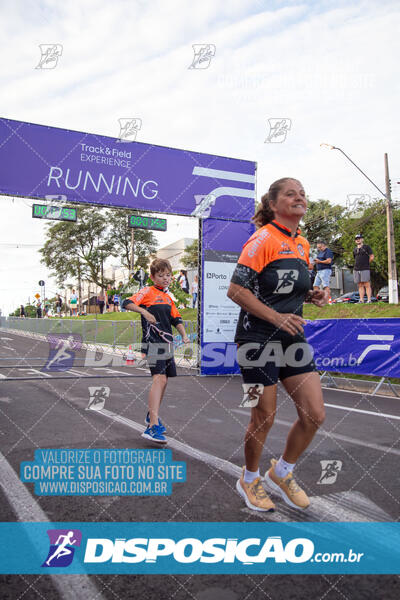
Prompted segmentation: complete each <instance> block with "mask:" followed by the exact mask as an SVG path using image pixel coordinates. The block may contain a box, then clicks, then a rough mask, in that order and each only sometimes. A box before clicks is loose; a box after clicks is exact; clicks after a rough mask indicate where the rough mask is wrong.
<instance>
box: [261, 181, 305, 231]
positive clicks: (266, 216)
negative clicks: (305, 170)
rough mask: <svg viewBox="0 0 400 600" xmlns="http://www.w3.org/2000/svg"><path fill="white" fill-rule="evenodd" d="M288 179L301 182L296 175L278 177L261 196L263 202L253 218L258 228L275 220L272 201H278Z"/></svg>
mask: <svg viewBox="0 0 400 600" xmlns="http://www.w3.org/2000/svg"><path fill="white" fill-rule="evenodd" d="M288 181H297V182H298V183H300V181H299V180H298V179H295V178H294V177H283V178H282V179H277V180H276V181H274V183H272V184H271V185H270V186H269V190H268V192H267V193H266V194H264V196H263V197H262V198H261V202H260V204H259V205H258V206H257V210H256V214H255V215H254V217H253V218H252V219H251V220H252V221H253V223H254V225H255V226H256V227H257V229H259V228H260V227H264V225H267V224H268V223H271V221H273V220H274V218H275V215H274V211H273V210H272V208H271V202H272V203H275V202H276V199H277V197H278V194H279V192H280V191H281V189H282V187H283V185H284V184H285V183H286V182H288Z"/></svg>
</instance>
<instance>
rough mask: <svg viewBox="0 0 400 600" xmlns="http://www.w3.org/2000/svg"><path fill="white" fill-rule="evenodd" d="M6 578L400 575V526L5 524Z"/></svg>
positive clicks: (0, 568)
mask: <svg viewBox="0 0 400 600" xmlns="http://www.w3.org/2000/svg"><path fill="white" fill-rule="evenodd" d="M0 535H1V540H2V552H1V554H0V573H2V574H4V573H8V574H42V575H43V574H69V573H89V574H91V573H93V574H95V573H98V574H99V573H102V574H172V573H174V574H180V573H182V574H185V573H190V574H216V575H217V574H229V573H232V574H248V575H251V574H257V573H258V574H260V573H261V574H262V573H273V574H321V573H322V574H398V573H399V564H400V523H171V522H168V523H157V522H155V523H143V522H138V523H1V524H0Z"/></svg>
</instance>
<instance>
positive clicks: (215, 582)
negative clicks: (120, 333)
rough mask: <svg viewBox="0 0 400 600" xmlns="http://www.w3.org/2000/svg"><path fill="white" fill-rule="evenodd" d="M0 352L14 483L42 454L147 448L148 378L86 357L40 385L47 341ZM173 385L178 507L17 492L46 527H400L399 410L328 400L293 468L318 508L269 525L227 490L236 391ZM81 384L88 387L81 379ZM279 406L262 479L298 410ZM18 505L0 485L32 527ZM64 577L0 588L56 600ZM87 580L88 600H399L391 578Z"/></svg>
mask: <svg viewBox="0 0 400 600" xmlns="http://www.w3.org/2000/svg"><path fill="white" fill-rule="evenodd" d="M0 342H1V345H0V415H1V420H0V451H1V453H2V454H3V456H4V457H5V458H6V461H7V463H8V464H9V465H10V466H11V467H12V469H13V470H14V471H15V473H16V474H17V477H19V465H20V463H21V462H22V461H27V460H33V458H34V456H33V455H34V451H35V449H37V448H114V449H119V448H138V449H140V448H148V447H150V446H149V444H148V442H146V441H145V440H143V439H142V438H141V437H140V431H141V430H142V429H143V419H144V416H145V414H146V411H147V390H148V388H149V385H150V383H151V378H150V376H149V373H148V372H147V371H146V370H144V369H137V368H135V367H125V366H123V367H120V366H118V367H112V366H111V367H108V368H103V370H101V369H97V368H95V367H85V366H84V360H85V351H84V350H83V351H80V352H79V353H77V355H76V357H75V362H74V365H73V366H72V369H71V370H70V371H68V372H63V373H56V372H48V373H47V376H45V375H44V374H43V373H42V372H41V371H40V369H41V367H42V366H43V365H44V364H45V362H46V359H47V356H48V351H49V347H48V344H47V342H45V341H42V340H38V339H33V338H27V337H23V336H21V335H15V334H12V333H11V334H10V333H9V332H8V331H6V330H0ZM105 369H106V370H105ZM179 373H180V375H182V376H181V377H178V378H176V379H172V380H170V382H169V384H168V388H167V392H166V395H165V398H164V401H163V405H162V411H161V416H162V418H163V421H164V423H165V425H166V427H167V436H168V438H169V441H170V443H169V447H170V448H171V449H172V451H173V458H174V460H179V461H185V462H186V465H187V481H186V482H185V483H175V484H174V488H173V494H172V496H166V497H165V496H164V497H162V496H153V497H141V496H136V497H64V496H56V497H46V496H43V497H38V496H35V494H34V490H33V485H32V484H22V485H23V486H24V488H25V490H28V491H29V494H30V496H31V498H32V502H33V503H34V504H35V505H36V506H37V508H38V510H39V511H42V513H40V514H43V520H46V519H47V520H51V521H53V522H54V521H90V522H95V521H116V522H120V521H133V522H139V521H144V522H156V521H187V522H189V521H217V522H218V521H248V522H257V521H262V520H271V521H304V520H309V521H344V520H347V521H357V520H370V521H375V520H377V521H396V520H398V518H399V514H400V510H399V491H400V490H399V480H398V464H399V456H400V436H399V429H400V410H399V406H400V405H399V400H398V399H395V398H385V397H380V396H375V397H373V398H371V396H363V395H361V394H358V393H351V392H341V391H337V390H331V389H326V390H324V400H325V403H326V405H327V418H326V422H325V424H324V427H323V428H322V429H321V430H320V431H319V432H318V435H316V437H315V439H314V441H313V443H312V445H311V446H310V448H309V449H308V451H307V452H306V453H305V454H304V456H303V457H302V458H301V460H300V461H299V463H298V465H297V467H296V478H297V480H298V482H299V483H300V484H301V485H302V486H303V487H304V489H305V490H306V492H307V493H308V495H309V496H311V498H312V506H311V507H310V509H309V510H308V511H307V513H298V512H297V511H294V510H292V509H290V508H288V507H286V505H284V504H283V503H282V501H280V500H279V499H276V498H275V500H276V501H277V507H278V509H277V511H276V512H275V513H255V512H252V511H250V510H248V509H247V508H246V507H245V506H244V503H243V501H242V500H241V498H240V497H239V495H238V494H237V492H236V490H235V483H236V478H237V475H236V473H237V472H238V470H239V468H240V467H241V465H242V464H243V436H244V432H245V429H246V426H247V422H248V410H246V409H242V408H240V407H239V404H240V401H241V396H242V392H241V380H240V378H239V377H207V378H204V377H197V376H195V375H194V372H193V371H191V370H189V369H186V370H185V369H180V370H179ZM126 375H134V377H126ZM88 376H90V377H91V378H84V377H88ZM67 378H68V379H67ZM89 386H107V387H109V388H110V396H109V398H108V399H107V401H106V404H105V407H104V410H103V411H100V412H96V411H92V410H86V408H87V406H88V403H89V397H90V394H89V390H88V388H89ZM278 404H279V410H278V414H277V418H276V421H275V424H274V427H273V429H272V430H271V432H270V434H269V437H268V440H267V443H266V446H265V450H264V454H263V462H262V464H263V471H262V472H264V470H265V469H266V468H267V467H268V465H269V459H270V458H271V457H272V456H275V457H278V456H279V455H280V454H281V452H282V449H283V446H284V441H285V437H286V435H287V433H288V430H289V427H290V425H291V424H292V423H293V421H294V420H295V411H294V408H293V404H292V402H291V401H290V399H288V398H287V397H286V395H285V393H284V391H283V390H282V389H281V390H280V392H279V403H278ZM382 415H384V416H382ZM121 417H124V419H121ZM117 419H119V420H117ZM198 451H200V452H198ZM220 459H223V461H226V462H223V461H222V462H221V460H220ZM322 460H329V461H333V460H336V461H341V463H342V468H341V470H340V472H339V473H338V476H337V479H336V481H335V483H333V484H326V485H324V484H318V481H319V479H320V477H321V464H320V461H322ZM24 502H25V501H23V499H20V501H19V499H18V492H17V493H14V495H11V493H10V490H9V489H7V488H6V486H5V485H3V486H2V488H0V515H1V519H0V520H1V521H17V520H30V519H29V518H26V517H24V518H21V514H22V513H21V512H20V509H19V507H20V506H23V504H24ZM25 505H26V502H25ZM21 510H23V509H21ZM31 520H35V519H34V518H32V519H31ZM71 577H73V576H69V575H63V576H58V577H56V576H53V577H49V576H44V575H34V576H25V575H23V576H20V575H8V576H4V575H3V576H0V585H1V588H0V589H1V593H0V597H1V598H5V599H6V598H7V599H8V598H10V599H11V598H13V599H14V598H15V599H16V598H19V597H21V598H22V597H26V598H29V600H31V599H36V598H43V597H45V598H49V599H50V600H52V599H53V598H54V599H58V598H63V591H62V590H63V586H68V581H69V578H71ZM86 579H87V581H89V582H90V585H92V587H90V585H89V588H88V592H87V595H86V596H85V597H87V598H88V599H89V598H92V597H93V598H95V597H96V593H97V592H98V593H99V595H98V596H97V597H98V598H105V599H110V600H111V599H116V598H136V597H139V595H140V594H145V596H146V597H147V598H162V599H164V598H165V599H171V600H172V599H174V600H181V599H184V598H191V599H193V598H194V599H196V600H214V599H217V598H218V600H225V599H226V600H228V599H229V600H240V599H243V600H244V599H246V600H256V599H258V598H262V599H269V600H280V599H281V598H282V599H286V598H288V599H292V598H293V599H301V598H309V597H312V598H315V599H321V600H322V599H324V600H325V599H328V600H332V599H336V598H337V599H338V600H339V599H340V600H343V599H350V598H351V599H364V598H378V599H379V598H382V599H383V598H385V600H390V599H391V598H398V597H399V588H398V582H399V579H398V577H397V576H355V575H352V576H349V575H347V576H342V575H340V576H339V575H338V576H323V575H321V576H320V575H318V576H317V575H314V576H306V575H304V576H288V575H287V576H286V575H265V576H264V575H263V576H261V575H258V576H253V575H252V576H246V575H235V576H222V575H219V576H209V575H191V576H183V575H180V576H175V575H157V576H156V575H151V576H145V575H131V576H129V577H127V576H122V575H110V576H89V577H87V578H86ZM60 581H61V582H62V584H61V585H60ZM96 590H97V592H96Z"/></svg>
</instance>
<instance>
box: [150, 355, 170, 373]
mask: <svg viewBox="0 0 400 600" xmlns="http://www.w3.org/2000/svg"><path fill="white" fill-rule="evenodd" d="M149 369H150V373H151V374H152V375H166V376H167V377H176V364H175V360H174V359H173V358H169V359H168V360H157V361H156V362H155V363H152V364H150V363H149Z"/></svg>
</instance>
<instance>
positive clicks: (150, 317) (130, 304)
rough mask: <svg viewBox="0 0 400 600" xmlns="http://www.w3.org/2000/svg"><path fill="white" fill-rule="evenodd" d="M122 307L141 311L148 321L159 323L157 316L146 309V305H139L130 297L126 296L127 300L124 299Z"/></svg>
mask: <svg viewBox="0 0 400 600" xmlns="http://www.w3.org/2000/svg"><path fill="white" fill-rule="evenodd" d="M122 308H125V309H126V310H131V311H132V312H137V313H139V314H140V315H142V316H143V317H144V318H145V319H146V321H149V323H157V319H156V318H155V316H154V315H152V314H151V313H149V311H148V310H146V309H145V308H144V307H142V306H138V305H137V304H135V303H134V302H132V300H131V299H130V298H126V300H124V301H123V303H122Z"/></svg>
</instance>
